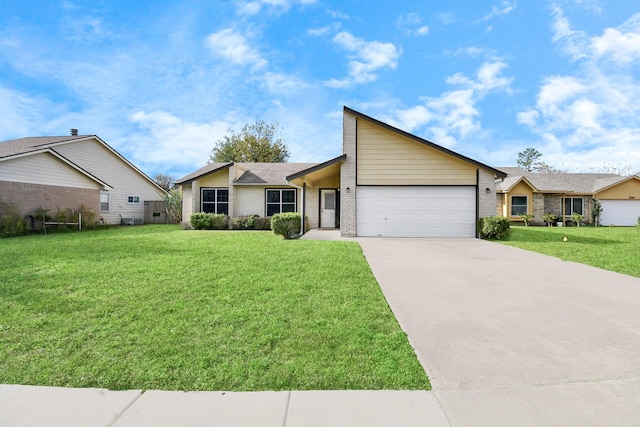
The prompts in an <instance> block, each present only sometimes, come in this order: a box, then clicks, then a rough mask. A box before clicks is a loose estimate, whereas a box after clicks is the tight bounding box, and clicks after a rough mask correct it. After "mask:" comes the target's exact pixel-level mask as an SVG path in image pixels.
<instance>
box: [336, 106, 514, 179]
mask: <svg viewBox="0 0 640 427" xmlns="http://www.w3.org/2000/svg"><path fill="white" fill-rule="evenodd" d="M344 112H345V113H348V114H351V115H352V116H356V117H357V118H360V119H362V120H366V121H368V122H370V123H373V124H375V125H377V126H380V127H382V128H384V129H386V130H388V131H391V132H394V133H397V134H399V135H402V136H404V137H405V138H409V139H411V140H413V141H415V142H418V143H420V144H423V145H426V146H427V147H430V148H433V149H435V150H438V151H440V152H442V153H445V154H448V155H450V156H453V157H455V158H457V159H460V160H462V161H465V162H467V163H471V164H472V165H474V166H477V167H479V168H481V169H485V170H487V171H490V172H491V173H493V174H494V175H496V176H497V177H498V178H505V177H506V176H507V174H506V173H505V172H503V171H501V170H498V169H495V168H492V167H491V166H488V165H485V164H484V163H481V162H478V161H477V160H473V159H471V158H469V157H466V156H463V155H462V154H459V153H456V152H455V151H451V150H449V149H448V148H444V147H442V146H440V145H438V144H435V143H433V142H431V141H428V140H426V139H424V138H420V137H419V136H416V135H413V134H411V133H409V132H406V131H403V130H402V129H398V128H396V127H394V126H391V125H390V124H387V123H384V122H381V121H380V120H377V119H374V118H373V117H369V116H367V115H366V114H362V113H361V112H359V111H356V110H352V109H351V108H349V107H347V106H345V107H344Z"/></svg>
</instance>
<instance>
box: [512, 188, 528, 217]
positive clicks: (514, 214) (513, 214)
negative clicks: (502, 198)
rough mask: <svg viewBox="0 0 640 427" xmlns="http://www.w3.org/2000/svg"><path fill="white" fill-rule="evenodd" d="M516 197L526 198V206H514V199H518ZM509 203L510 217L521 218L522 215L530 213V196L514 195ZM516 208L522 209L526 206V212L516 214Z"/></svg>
mask: <svg viewBox="0 0 640 427" xmlns="http://www.w3.org/2000/svg"><path fill="white" fill-rule="evenodd" d="M516 197H521V198H524V199H525V200H526V204H524V205H522V204H514V203H513V199H514V198H516ZM509 202H510V206H509V207H510V209H509V214H510V216H512V217H514V216H519V215H522V214H528V213H529V196H526V195H515V194H514V195H512V196H511V199H510V200H509ZM514 206H520V207H522V206H524V212H522V213H514V211H513V208H514Z"/></svg>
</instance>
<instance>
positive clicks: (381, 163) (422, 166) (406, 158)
mask: <svg viewBox="0 0 640 427" xmlns="http://www.w3.org/2000/svg"><path fill="white" fill-rule="evenodd" d="M357 140H358V143H357V164H358V175H357V183H358V185H475V184H476V167H475V166H473V165H470V164H469V163H467V162H464V161H462V160H459V159H457V158H455V157H452V156H449V155H447V154H445V153H442V152H440V151H438V150H435V149H433V148H430V147H427V146H425V145H423V144H420V143H418V142H415V141H412V140H410V139H407V138H405V137H403V136H402V135H399V134H397V133H395V132H391V131H388V130H386V129H384V128H381V127H379V126H376V125H374V124H372V123H369V122H367V121H364V120H359V121H358V126H357ZM491 187H493V185H491ZM492 211H493V210H492Z"/></svg>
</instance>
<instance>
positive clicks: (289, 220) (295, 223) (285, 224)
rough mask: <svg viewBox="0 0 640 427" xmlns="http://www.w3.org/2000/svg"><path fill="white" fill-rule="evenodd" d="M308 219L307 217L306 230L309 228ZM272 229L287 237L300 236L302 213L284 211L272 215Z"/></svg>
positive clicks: (295, 237) (294, 237)
mask: <svg viewBox="0 0 640 427" xmlns="http://www.w3.org/2000/svg"><path fill="white" fill-rule="evenodd" d="M307 221H308V219H307V218H305V230H308V229H309V224H308V223H307ZM271 229H272V230H273V232H274V233H275V234H278V235H280V236H282V237H284V238H285V239H297V238H298V237H300V213H299V212H284V213H279V214H275V215H274V216H272V217H271Z"/></svg>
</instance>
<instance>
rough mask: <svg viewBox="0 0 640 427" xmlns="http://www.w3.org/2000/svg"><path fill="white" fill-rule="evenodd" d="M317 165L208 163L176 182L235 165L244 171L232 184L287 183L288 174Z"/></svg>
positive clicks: (187, 180)
mask: <svg viewBox="0 0 640 427" xmlns="http://www.w3.org/2000/svg"><path fill="white" fill-rule="evenodd" d="M317 165H318V163H234V162H225V163H209V164H208V165H206V166H204V167H202V168H200V169H198V170H197V171H195V172H192V173H190V174H189V175H186V176H184V177H182V178H180V179H178V180H177V181H176V184H177V185H180V184H187V183H189V182H192V181H194V180H196V179H199V178H202V177H203V176H206V175H210V174H212V173H216V172H219V171H221V170H224V169H227V168H229V167H231V166H235V167H237V168H238V169H240V170H242V171H244V173H243V174H242V175H241V176H240V177H239V178H237V179H236V180H235V181H234V184H238V185H243V184H244V185H288V184H287V177H288V176H290V175H292V174H295V173H298V172H300V171H303V170H306V169H309V168H312V167H314V166H317Z"/></svg>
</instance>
